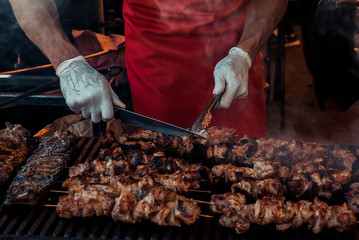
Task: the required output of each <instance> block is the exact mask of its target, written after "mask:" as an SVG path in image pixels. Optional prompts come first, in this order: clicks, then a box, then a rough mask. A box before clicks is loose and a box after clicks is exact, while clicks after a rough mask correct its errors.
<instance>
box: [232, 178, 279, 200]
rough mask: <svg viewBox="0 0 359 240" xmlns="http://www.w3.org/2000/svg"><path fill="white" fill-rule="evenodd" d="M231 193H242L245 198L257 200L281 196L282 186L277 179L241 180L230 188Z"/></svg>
mask: <svg viewBox="0 0 359 240" xmlns="http://www.w3.org/2000/svg"><path fill="white" fill-rule="evenodd" d="M231 190H232V192H239V193H244V194H246V195H247V196H249V197H251V198H253V199H258V198H262V197H265V196H283V186H282V184H281V183H280V182H279V180H278V179H276V178H275V179H273V178H268V179H264V180H244V179H243V180H241V181H239V182H238V183H234V184H233V185H232V187H231Z"/></svg>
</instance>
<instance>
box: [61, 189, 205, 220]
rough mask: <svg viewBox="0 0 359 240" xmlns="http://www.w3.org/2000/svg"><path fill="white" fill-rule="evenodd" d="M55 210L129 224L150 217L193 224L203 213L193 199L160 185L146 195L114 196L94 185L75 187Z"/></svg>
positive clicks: (63, 197) (127, 194)
mask: <svg viewBox="0 0 359 240" xmlns="http://www.w3.org/2000/svg"><path fill="white" fill-rule="evenodd" d="M56 211H57V213H58V214H59V216H60V217H63V218H72V217H92V216H111V217H112V219H113V220H114V221H120V222H126V223H135V222H140V221H142V220H143V219H150V220H151V221H152V222H155V223H157V224H159V225H163V226H167V225H170V226H180V225H181V222H184V223H185V224H187V225H190V224H193V223H194V222H195V221H196V220H198V218H199V215H200V212H201V211H200V208H199V207H198V206H197V204H196V203H195V202H194V201H193V200H190V199H188V198H185V197H183V196H179V195H177V194H176V193H174V192H172V191H166V190H164V189H163V188H161V187H154V188H152V189H150V191H149V192H148V193H147V194H146V195H144V196H141V195H140V194H138V192H135V193H132V192H127V191H121V193H120V194H119V195H118V196H117V197H115V198H114V196H112V197H110V196H109V195H107V194H106V192H105V191H101V190H100V188H98V189H96V188H92V189H91V186H83V187H79V188H76V189H75V188H72V189H71V191H69V195H67V196H62V197H60V198H59V203H58V204H57V208H56Z"/></svg>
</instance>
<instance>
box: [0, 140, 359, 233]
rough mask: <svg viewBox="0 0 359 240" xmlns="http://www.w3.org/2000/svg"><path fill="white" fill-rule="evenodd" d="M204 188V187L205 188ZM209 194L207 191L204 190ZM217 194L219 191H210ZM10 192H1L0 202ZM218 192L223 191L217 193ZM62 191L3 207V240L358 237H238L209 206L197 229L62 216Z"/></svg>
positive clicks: (79, 152)
mask: <svg viewBox="0 0 359 240" xmlns="http://www.w3.org/2000/svg"><path fill="white" fill-rule="evenodd" d="M101 144H102V143H101V141H99V139H98V138H79V140H78V141H77V143H76V144H75V147H74V153H73V158H72V160H71V162H70V163H69V166H71V165H73V164H76V163H79V162H83V161H85V160H86V159H88V158H92V157H96V155H97V153H98V151H99V149H100V148H101ZM66 176H67V169H64V171H63V175H62V176H61V177H60V179H59V180H58V182H57V183H56V184H55V185H54V186H53V187H52V189H53V190H61V184H62V182H63V181H64V180H65V178H66ZM205 187H206V186H205ZM204 190H207V189H204ZM208 190H212V191H214V192H215V191H217V189H208ZM5 191H6V190H1V200H3V199H4V197H5V193H6V192H5ZM218 191H219V190H218ZM59 196H61V193H55V192H49V193H48V194H47V195H46V196H45V197H44V198H43V199H42V201H41V202H39V203H38V204H37V205H36V206H35V207H26V206H21V207H20V208H19V207H18V206H16V207H12V206H10V207H1V208H0V238H4V239H73V238H78V239H359V231H358V229H357V228H355V229H353V230H352V231H347V232H344V233H339V232H337V231H336V230H328V229H324V230H323V231H322V232H321V233H320V234H318V235H315V234H314V233H312V232H311V231H308V230H306V227H305V226H302V227H300V228H298V229H290V230H287V231H286V232H278V231H276V230H275V226H274V225H266V226H256V225H254V224H253V225H252V226H251V228H250V230H249V231H248V232H246V233H244V234H242V235H237V234H236V233H235V231H234V229H228V228H224V227H222V226H220V225H219V224H218V217H217V216H216V215H214V214H213V213H212V212H210V211H209V209H208V206H207V205H202V204H201V205H200V206H201V209H202V214H206V215H212V216H214V218H203V217H202V218H200V219H199V220H198V221H197V222H196V223H195V224H194V225H191V226H187V225H182V226H181V227H160V226H157V225H155V224H154V223H151V222H150V221H142V222H141V223H136V224H125V223H116V222H114V221H113V220H112V219H111V218H106V217H93V218H72V219H62V218H59V217H58V215H57V213H56V209H55V208H54V207H47V206H45V205H49V204H51V205H56V204H57V201H58V197H59ZM189 197H190V198H193V199H199V200H204V201H209V199H210V194H208V193H191V194H190V195H189Z"/></svg>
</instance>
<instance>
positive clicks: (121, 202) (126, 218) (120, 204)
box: [111, 192, 137, 223]
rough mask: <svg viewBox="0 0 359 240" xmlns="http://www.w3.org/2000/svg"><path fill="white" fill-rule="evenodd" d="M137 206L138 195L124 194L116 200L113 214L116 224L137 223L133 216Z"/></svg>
mask: <svg viewBox="0 0 359 240" xmlns="http://www.w3.org/2000/svg"><path fill="white" fill-rule="evenodd" d="M136 204H137V197H136V195H134V194H132V193H129V192H123V193H122V194H121V195H120V196H119V197H117V198H116V199H115V204H114V207H113V209H112V212H111V216H112V219H113V220H114V221H116V222H117V221H119V222H125V223H135V222H136V221H135V219H134V218H133V216H132V211H133V210H134V208H135V206H136Z"/></svg>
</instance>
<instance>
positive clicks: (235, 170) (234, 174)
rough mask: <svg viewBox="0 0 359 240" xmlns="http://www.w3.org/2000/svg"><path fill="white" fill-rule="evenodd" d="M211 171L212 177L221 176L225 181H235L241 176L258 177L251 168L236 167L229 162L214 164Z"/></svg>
mask: <svg viewBox="0 0 359 240" xmlns="http://www.w3.org/2000/svg"><path fill="white" fill-rule="evenodd" d="M211 171H212V175H213V177H214V178H217V179H218V178H219V179H220V178H222V179H223V180H224V181H225V182H226V183H228V182H237V181H239V180H240V179H243V178H253V179H260V175H259V173H258V172H256V171H255V170H253V169H252V168H248V167H236V166H233V165H231V164H220V165H216V166H214V167H213V168H212V169H211Z"/></svg>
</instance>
